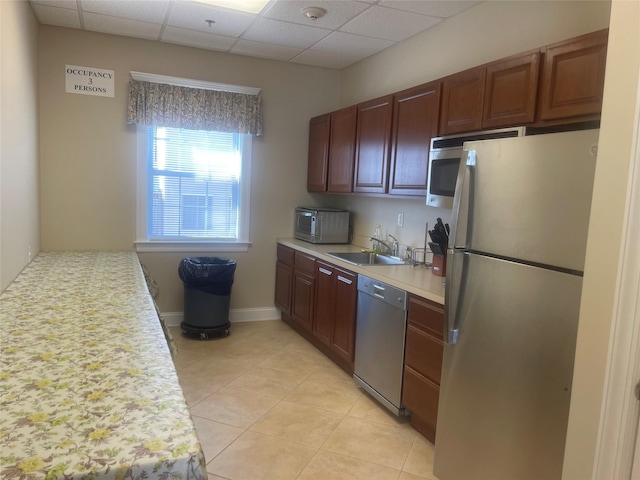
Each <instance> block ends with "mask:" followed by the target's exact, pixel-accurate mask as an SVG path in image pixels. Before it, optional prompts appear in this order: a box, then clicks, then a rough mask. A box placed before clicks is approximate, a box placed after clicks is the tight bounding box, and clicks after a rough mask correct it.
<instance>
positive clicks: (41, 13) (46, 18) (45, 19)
mask: <svg viewBox="0 0 640 480" xmlns="http://www.w3.org/2000/svg"><path fill="white" fill-rule="evenodd" d="M33 10H34V11H35V13H36V16H37V17H38V19H39V20H40V22H42V23H44V24H46V25H56V26H58V27H68V28H81V26H80V17H79V16H78V11H77V10H70V9H68V8H57V7H50V6H49V5H40V4H36V5H33Z"/></svg>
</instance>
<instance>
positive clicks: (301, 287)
mask: <svg viewBox="0 0 640 480" xmlns="http://www.w3.org/2000/svg"><path fill="white" fill-rule="evenodd" d="M313 289H314V279H313V277H312V276H311V275H308V274H306V273H302V272H299V271H297V270H294V271H293V299H292V302H291V318H293V319H294V320H295V321H296V322H297V323H298V324H299V325H300V326H301V327H303V328H304V329H305V330H309V331H311V325H312V321H313V301H314V295H313V293H314V292H313Z"/></svg>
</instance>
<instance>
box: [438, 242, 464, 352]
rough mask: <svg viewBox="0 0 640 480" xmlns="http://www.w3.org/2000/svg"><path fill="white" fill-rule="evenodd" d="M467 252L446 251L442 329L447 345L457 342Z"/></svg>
mask: <svg viewBox="0 0 640 480" xmlns="http://www.w3.org/2000/svg"><path fill="white" fill-rule="evenodd" d="M467 255H468V254H467V253H465V252H463V251H460V250H454V249H450V250H449V251H448V253H447V257H448V258H447V273H446V275H447V278H446V285H447V288H446V289H445V293H444V310H445V312H444V313H445V319H446V326H445V330H444V341H445V343H447V344H448V345H455V344H456V343H457V342H458V336H459V333H460V330H459V327H460V322H459V307H460V303H461V300H462V298H463V292H462V290H463V286H464V285H463V283H462V281H463V278H464V274H465V270H466V265H467V262H466V256H467Z"/></svg>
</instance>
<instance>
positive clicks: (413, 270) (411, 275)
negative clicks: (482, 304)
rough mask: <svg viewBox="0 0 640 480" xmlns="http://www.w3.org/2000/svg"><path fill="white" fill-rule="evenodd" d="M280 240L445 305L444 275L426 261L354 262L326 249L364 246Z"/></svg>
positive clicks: (348, 268) (279, 241)
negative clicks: (411, 263) (440, 274)
mask: <svg viewBox="0 0 640 480" xmlns="http://www.w3.org/2000/svg"><path fill="white" fill-rule="evenodd" d="M278 243H280V244H282V245H286V246H287V247H291V248H293V249H295V250H299V251H301V252H304V253H307V254H309V255H313V256H314V257H316V258H318V259H320V260H323V261H325V262H328V263H331V264H333V265H336V266H338V267H340V268H344V269H345V270H349V271H351V272H354V273H361V274H363V275H366V276H368V277H371V278H374V279H375V280H379V281H381V282H385V283H388V284H390V285H393V286H395V287H398V288H401V289H402V290H405V291H407V292H409V293H412V294H414V295H418V296H420V297H423V298H426V299H428V300H432V301H434V302H436V303H439V304H441V305H444V282H445V277H438V276H437V275H434V274H433V273H432V272H431V268H430V267H429V268H427V267H425V266H423V265H419V266H413V265H353V264H352V263H349V262H345V261H343V260H340V259H338V258H335V257H330V256H329V255H327V252H359V251H361V250H362V247H359V246H357V245H344V244H340V245H333V244H331V245H317V244H314V243H309V242H305V241H302V240H298V239H295V238H279V239H278Z"/></svg>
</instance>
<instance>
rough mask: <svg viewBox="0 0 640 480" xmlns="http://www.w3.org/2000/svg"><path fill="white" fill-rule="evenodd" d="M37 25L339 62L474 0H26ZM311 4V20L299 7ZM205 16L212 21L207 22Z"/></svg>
mask: <svg viewBox="0 0 640 480" xmlns="http://www.w3.org/2000/svg"><path fill="white" fill-rule="evenodd" d="M29 1H30V3H31V6H32V7H33V11H34V12H35V15H36V17H37V19H38V21H39V22H40V23H42V24H46V25H56V26H61V27H68V28H77V29H83V30H89V31H95V32H102V33H109V34H113V35H123V36H127V37H134V38H143V39H146V40H157V41H161V42H166V43H173V44H178V45H186V46H189V47H197V48H203V49H208V50H215V51H221V52H228V53H234V54H238V55H249V56H253V57H259V58H268V59H273V60H282V61H287V62H293V63H301V64H305V65H315V66H319V67H326V68H334V69H342V68H344V67H347V66H349V65H351V64H353V63H355V62H357V61H359V60H362V59H363V58H366V57H368V56H370V55H373V54H375V53H378V52H380V51H382V50H384V49H386V48H389V47H391V46H392V45H395V44H396V43H398V42H401V41H403V40H406V39H407V38H409V37H412V36H413V35H416V34H417V33H420V32H422V31H424V30H426V29H428V28H430V27H432V26H434V25H436V24H438V23H439V22H441V21H442V20H444V19H446V18H449V17H451V16H454V15H457V14H458V13H460V12H462V11H464V10H466V9H467V8H469V7H471V6H473V5H475V4H477V3H479V2H478V1H466V0H362V1H355V0H319V1H312V0H270V1H269V2H268V3H267V5H266V6H265V7H264V8H263V9H262V11H261V12H260V13H258V14H253V13H246V12H241V11H236V10H231V9H227V8H223V7H216V6H213V5H210V4H206V3H200V2H196V1H191V0H29ZM306 7H319V8H322V9H324V10H326V14H325V15H324V16H323V17H321V18H318V19H316V20H311V19H309V18H307V17H305V16H304V14H303V13H302V11H303V9H305V8H306ZM207 20H213V22H207Z"/></svg>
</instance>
